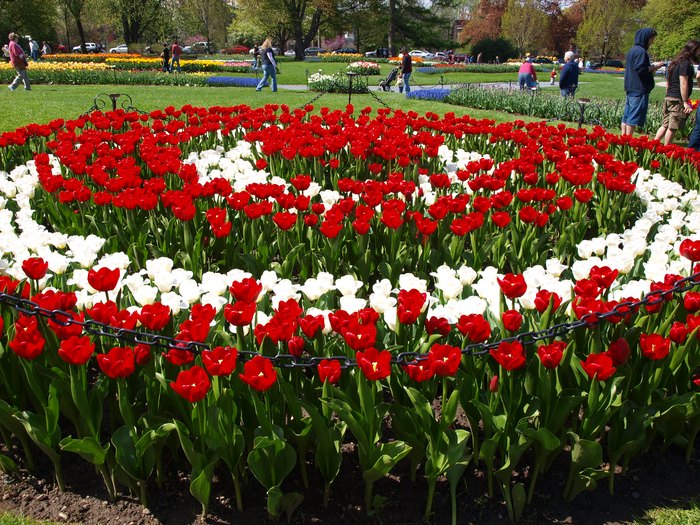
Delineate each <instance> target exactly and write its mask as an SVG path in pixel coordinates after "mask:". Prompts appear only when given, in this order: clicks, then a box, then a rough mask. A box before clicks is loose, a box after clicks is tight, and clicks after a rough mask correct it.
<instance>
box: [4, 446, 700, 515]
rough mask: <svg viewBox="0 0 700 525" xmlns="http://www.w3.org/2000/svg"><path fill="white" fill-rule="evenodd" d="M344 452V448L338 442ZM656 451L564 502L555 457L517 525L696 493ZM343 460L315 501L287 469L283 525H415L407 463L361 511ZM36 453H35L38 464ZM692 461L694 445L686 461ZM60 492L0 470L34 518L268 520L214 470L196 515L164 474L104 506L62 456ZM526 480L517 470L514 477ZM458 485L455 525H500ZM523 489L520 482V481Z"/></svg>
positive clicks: (80, 467) (39, 474)
mask: <svg viewBox="0 0 700 525" xmlns="http://www.w3.org/2000/svg"><path fill="white" fill-rule="evenodd" d="M346 448H348V449H352V448H353V447H352V445H350V446H348V447H346ZM659 449H660V446H659V447H653V448H652V451H651V452H649V453H648V454H646V455H645V456H643V457H640V458H637V460H636V461H633V463H632V464H631V466H630V469H629V470H628V472H627V473H626V474H625V475H618V476H616V480H615V494H614V495H613V496H611V495H610V494H609V493H608V491H607V481H605V480H604V481H603V482H602V483H601V484H600V485H599V487H598V488H597V489H596V490H595V491H593V492H584V493H582V494H580V495H579V496H578V497H577V498H576V499H575V500H574V501H573V502H567V501H565V500H564V499H563V498H562V492H563V488H564V484H565V483H566V477H567V474H568V462H567V458H566V457H565V456H564V455H562V456H561V457H560V459H559V460H557V462H555V464H554V465H553V467H552V469H551V470H550V471H549V472H548V473H547V474H546V475H545V476H544V477H542V478H541V481H540V482H539V483H538V486H537V491H536V495H535V498H534V501H533V503H532V504H531V505H529V506H527V507H526V509H525V512H524V516H523V519H522V520H521V522H522V523H526V524H541V523H572V524H615V523H627V522H630V521H632V520H634V519H635V518H641V517H642V516H643V515H644V512H645V511H646V510H647V509H650V508H653V507H658V506H675V505H679V504H680V503H682V502H683V501H684V500H688V499H691V498H698V497H700V460H699V459H693V460H691V462H690V463H689V464H688V463H686V462H685V460H684V458H683V455H682V453H681V452H680V450H678V449H676V448H670V449H669V450H667V451H666V452H664V453H663V454H662V453H661V451H660V450H659ZM347 452H348V454H347V455H346V458H345V460H344V464H343V467H342V469H341V473H340V476H339V477H338V479H337V480H336V482H335V483H334V484H333V488H332V492H331V500H330V505H329V507H328V508H327V509H324V508H323V507H322V505H321V501H322V487H323V483H322V480H321V478H320V476H319V475H318V474H317V473H316V472H315V470H314V469H313V465H312V464H309V477H310V480H309V481H310V488H309V489H308V490H305V489H304V487H303V486H302V483H301V476H300V475H299V472H298V471H294V472H293V473H292V474H291V475H290V477H289V478H288V480H287V482H286V483H285V485H284V487H283V489H284V491H285V492H293V491H297V492H300V493H302V494H304V501H303V502H302V504H301V506H300V507H299V508H298V509H297V510H296V511H295V512H294V513H293V515H292V516H291V518H290V519H287V518H286V517H283V518H282V519H281V520H280V522H281V523H287V522H288V523H293V524H334V525H335V524H339V523H340V524H351V525H359V524H362V525H375V524H376V525H386V524H401V525H412V524H415V525H418V524H421V523H423V521H422V515H423V506H424V504H425V496H426V484H425V481H424V480H422V479H421V477H420V476H417V480H416V481H415V482H412V481H410V476H409V474H408V471H407V470H408V469H407V466H406V465H405V464H403V463H402V464H400V465H399V467H401V468H398V470H397V471H396V472H395V475H391V476H389V477H387V478H385V479H383V480H380V481H378V482H377V483H376V484H375V494H376V495H379V496H383V497H384V498H386V503H385V504H384V506H383V508H382V509H381V511H379V512H378V513H377V514H376V515H374V516H369V517H368V516H367V515H366V513H365V512H364V509H363V505H362V502H363V481H362V474H361V472H360V471H359V468H358V466H357V462H356V454H355V453H350V452H351V450H348V451H347ZM39 456H40V454H37V460H39V459H40V458H39ZM699 457H700V449H699V448H698V447H696V454H695V458H699ZM63 463H64V464H63V469H64V479H65V482H66V491H65V492H59V491H58V489H57V488H56V487H55V486H54V485H53V484H52V483H51V481H49V480H50V479H51V471H50V469H49V466H48V464H45V465H39V466H38V467H37V471H36V473H35V475H30V474H29V473H27V472H26V471H23V470H20V471H19V472H17V473H14V474H11V475H2V474H0V511H3V510H5V511H11V512H15V513H18V514H23V515H26V516H31V517H34V518H41V519H50V520H55V521H59V522H66V523H84V524H100V525H107V524H109V525H111V524H115V525H116V524H119V525H129V524H132V525H136V524H139V525H156V524H164V525H184V524H197V525H202V524H213V525H224V524H231V525H252V524H266V523H272V521H270V520H269V519H268V518H267V515H266V512H265V498H266V495H265V492H264V490H263V489H262V488H261V486H260V485H259V484H258V483H257V482H256V481H255V479H253V478H252V477H251V478H250V479H249V480H248V485H247V486H246V487H245V488H244V491H243V498H244V502H243V503H244V510H243V512H238V511H237V510H236V509H235V498H234V490H233V484H232V482H231V480H230V476H229V475H228V474H227V473H226V472H224V470H223V469H222V470H221V471H220V472H218V473H217V477H216V479H215V482H214V486H213V490H212V501H211V506H210V513H209V515H208V516H207V517H206V518H202V517H201V515H200V507H199V504H198V503H197V502H196V501H195V499H194V498H193V497H192V496H190V494H189V491H188V484H187V473H184V472H178V471H173V472H170V474H169V476H168V479H169V482H168V483H167V484H166V486H164V487H163V488H162V489H158V488H156V487H155V486H151V487H149V489H150V490H149V497H150V502H149V503H150V504H149V508H148V509H144V508H143V507H142V506H141V505H140V503H139V501H138V499H137V498H136V497H134V496H132V495H129V494H120V496H119V498H118V500H117V501H116V502H115V503H108V501H107V498H106V492H105V491H104V489H103V488H102V482H101V478H100V477H99V476H98V475H97V474H95V472H94V471H93V470H92V469H91V468H90V467H88V466H87V464H86V463H85V462H83V461H82V460H79V459H78V458H77V456H76V457H71V456H70V455H67V456H65V458H64V461H63ZM526 476H527V471H524V472H519V473H518V477H519V478H523V477H526ZM465 479H466V480H467V481H466V482H465V484H464V486H463V487H461V490H460V494H459V503H458V523H459V524H460V525H464V524H466V523H486V524H488V523H495V524H500V523H503V524H505V523H509V522H508V515H507V512H506V508H505V506H504V503H503V501H502V499H501V495H500V493H497V494H496V495H495V496H494V498H493V499H489V498H488V497H487V495H486V480H485V479H484V476H483V474H482V473H481V472H478V471H471V472H470V473H469V475H468V476H466V477H465ZM526 485H527V483H526ZM433 510H434V514H433V518H432V521H431V523H434V524H449V523H450V498H449V491H448V487H447V484H446V483H438V488H437V490H436V494H435V500H434V504H433Z"/></svg>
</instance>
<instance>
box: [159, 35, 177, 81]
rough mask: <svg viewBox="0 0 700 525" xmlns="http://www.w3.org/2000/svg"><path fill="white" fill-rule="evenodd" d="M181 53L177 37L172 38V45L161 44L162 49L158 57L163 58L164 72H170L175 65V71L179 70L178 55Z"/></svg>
mask: <svg viewBox="0 0 700 525" xmlns="http://www.w3.org/2000/svg"><path fill="white" fill-rule="evenodd" d="M181 54H182V47H180V44H179V43H178V41H177V39H175V40H173V43H172V45H170V46H168V44H163V51H162V52H161V53H160V57H161V58H162V59H163V71H164V72H165V73H172V72H173V71H174V70H175V68H176V67H177V72H178V73H179V72H180V55H181Z"/></svg>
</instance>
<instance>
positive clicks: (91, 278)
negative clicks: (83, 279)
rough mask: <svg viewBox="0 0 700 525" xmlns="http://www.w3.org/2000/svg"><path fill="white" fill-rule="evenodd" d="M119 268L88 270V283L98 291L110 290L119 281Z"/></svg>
mask: <svg viewBox="0 0 700 525" xmlns="http://www.w3.org/2000/svg"><path fill="white" fill-rule="evenodd" d="M119 275H120V272H119V268H115V269H114V270H112V269H110V268H100V269H99V270H92V269H90V270H88V275H87V279H88V283H89V284H90V286H92V287H93V288H94V289H95V290H97V291H98V292H109V291H110V290H114V288H115V287H116V286H117V282H118V281H119Z"/></svg>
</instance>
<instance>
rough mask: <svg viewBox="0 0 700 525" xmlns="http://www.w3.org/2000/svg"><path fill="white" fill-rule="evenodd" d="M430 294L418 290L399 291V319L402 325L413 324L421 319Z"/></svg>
mask: <svg viewBox="0 0 700 525" xmlns="http://www.w3.org/2000/svg"><path fill="white" fill-rule="evenodd" d="M427 298H428V294H426V293H423V292H419V291H418V290H415V289H412V290H399V296H398V305H397V309H396V311H397V317H398V320H399V322H400V323H401V324H413V323H415V322H416V321H417V320H418V317H420V314H421V309H422V308H423V305H424V304H425V301H426V300H427Z"/></svg>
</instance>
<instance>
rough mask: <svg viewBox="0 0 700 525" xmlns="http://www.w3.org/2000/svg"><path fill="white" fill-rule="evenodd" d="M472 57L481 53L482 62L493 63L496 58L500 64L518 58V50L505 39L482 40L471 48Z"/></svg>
mask: <svg viewBox="0 0 700 525" xmlns="http://www.w3.org/2000/svg"><path fill="white" fill-rule="evenodd" d="M471 52H472V55H478V54H479V53H481V61H482V62H494V61H495V60H496V57H498V59H499V60H500V61H501V62H505V61H506V60H508V59H509V58H515V57H517V56H518V50H517V49H515V46H514V45H513V43H512V42H511V41H510V40H507V39H505V38H484V39H483V40H479V41H478V42H477V43H476V44H474V45H473V46H472V48H471Z"/></svg>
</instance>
